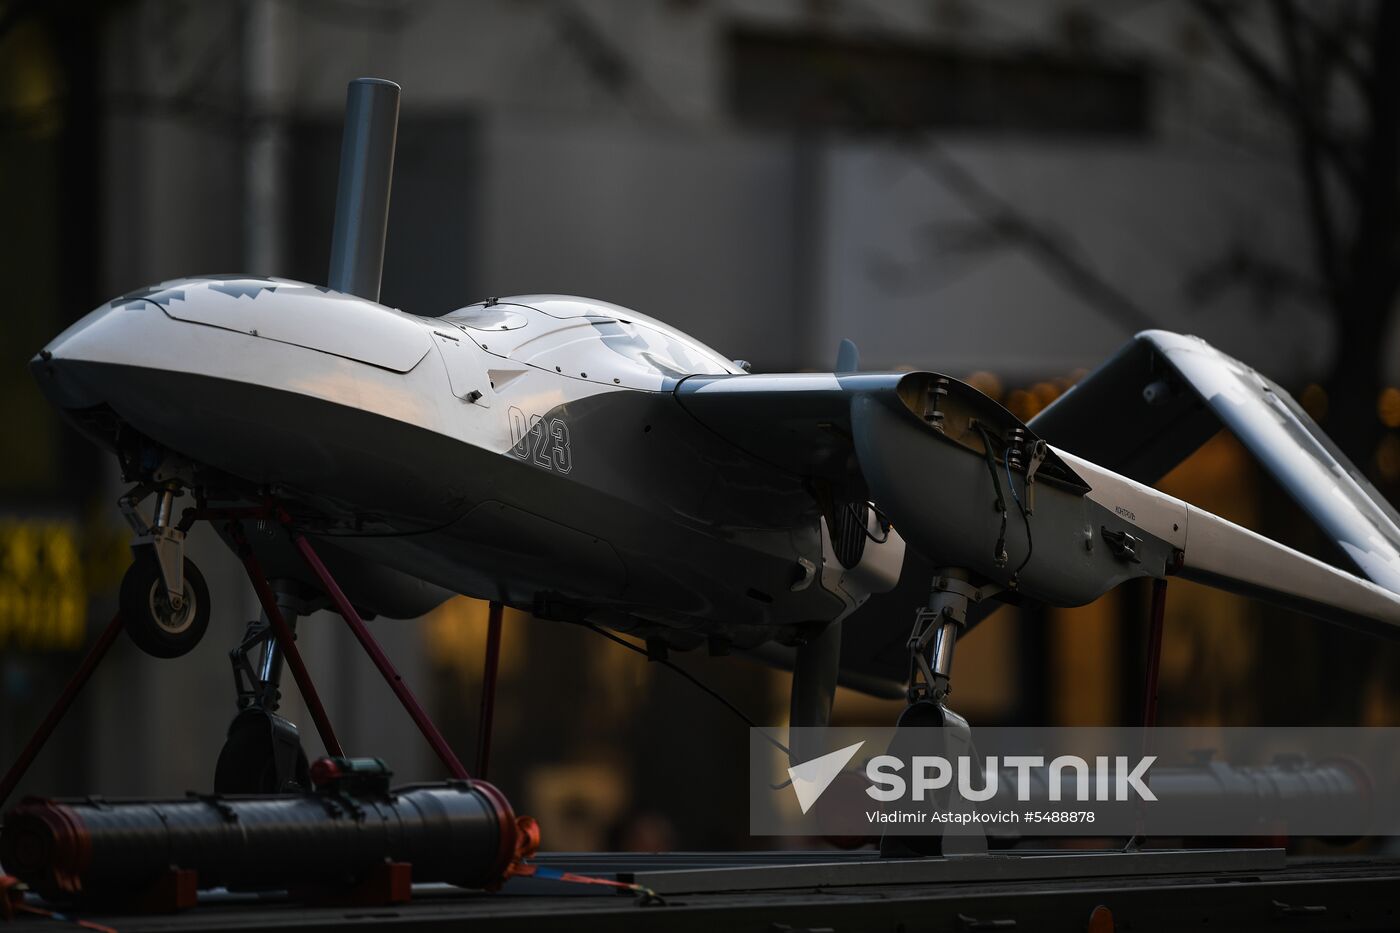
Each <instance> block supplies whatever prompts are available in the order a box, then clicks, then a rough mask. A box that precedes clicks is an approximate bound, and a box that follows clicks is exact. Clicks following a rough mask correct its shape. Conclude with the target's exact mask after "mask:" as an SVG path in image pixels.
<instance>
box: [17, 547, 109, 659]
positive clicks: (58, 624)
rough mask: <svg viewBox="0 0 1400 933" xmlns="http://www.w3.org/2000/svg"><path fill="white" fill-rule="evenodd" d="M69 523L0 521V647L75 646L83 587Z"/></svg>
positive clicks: (81, 623) (82, 622) (81, 625)
mask: <svg viewBox="0 0 1400 933" xmlns="http://www.w3.org/2000/svg"><path fill="white" fill-rule="evenodd" d="M79 534H80V533H79V529H78V526H77V525H76V524H75V523H73V522H70V521H61V520H24V519H9V520H0V647H11V648H17V649H20V650H45V649H48V650H54V649H59V650H64V649H73V648H78V647H80V646H81V645H82V643H83V638H84V635H85V634H86V629H87V602H88V588H87V584H86V582H85V580H84V579H83V566H82V561H81V560H79V557H78V555H79V553H80V548H79Z"/></svg>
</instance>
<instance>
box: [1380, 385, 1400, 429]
mask: <svg viewBox="0 0 1400 933" xmlns="http://www.w3.org/2000/svg"><path fill="white" fill-rule="evenodd" d="M1376 413H1377V414H1379V415H1380V416H1381V424H1384V425H1385V426H1386V427H1387V428H1400V389H1397V388H1395V386H1386V387H1385V388H1384V389H1382V390H1381V396H1380V398H1379V399H1377V400H1376Z"/></svg>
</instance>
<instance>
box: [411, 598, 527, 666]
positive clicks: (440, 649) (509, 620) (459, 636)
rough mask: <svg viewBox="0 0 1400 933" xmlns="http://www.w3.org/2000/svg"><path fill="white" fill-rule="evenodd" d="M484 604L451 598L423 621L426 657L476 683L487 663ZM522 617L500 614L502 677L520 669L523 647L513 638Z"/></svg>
mask: <svg viewBox="0 0 1400 933" xmlns="http://www.w3.org/2000/svg"><path fill="white" fill-rule="evenodd" d="M486 615H487V603H486V601H485V600H480V599H471V598H469V597H466V596H454V597H452V598H451V599H449V600H448V601H447V602H445V603H443V604H442V605H441V606H438V607H437V608H436V609H434V610H433V611H432V612H430V613H428V614H427V615H426V616H425V617H424V621H425V622H426V623H427V628H426V632H427V635H426V637H427V642H428V657H429V658H431V659H432V662H433V664H434V665H436V666H438V667H440V668H447V669H450V670H452V671H454V672H456V673H457V675H458V676H460V677H463V678H465V679H467V680H473V681H479V680H480V679H481V672H482V668H483V667H484V665H485V663H486ZM526 618H527V617H526V616H525V615H524V613H520V612H516V611H515V610H514V609H506V610H504V611H503V612H502V614H501V659H500V668H499V669H500V672H501V675H502V676H503V677H504V676H507V675H509V674H511V673H512V672H514V671H515V669H516V668H517V667H518V666H519V665H520V662H521V655H522V652H523V646H522V644H521V640H520V639H519V638H517V637H515V635H516V633H517V632H518V631H519V627H520V625H521V624H522V623H523V622H525V620H526Z"/></svg>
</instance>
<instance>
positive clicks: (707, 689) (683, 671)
mask: <svg viewBox="0 0 1400 933" xmlns="http://www.w3.org/2000/svg"><path fill="white" fill-rule="evenodd" d="M583 627H584V628H587V629H591V630H592V631H594V632H597V633H598V634H599V635H602V636H603V637H604V638H606V639H607V640H608V641H611V642H616V643H617V644H619V645H621V646H622V647H624V648H626V649H627V650H628V651H635V652H637V654H640V655H642V656H643V657H645V658H646V659H647V660H648V661H654V662H655V663H657V664H660V665H662V666H663V667H668V668H670V669H671V670H673V671H675V672H676V673H677V674H680V675H681V676H682V677H684V678H685V679H686V680H688V681H690V682H691V683H692V684H694V685H695V686H697V687H699V688H700V689H701V690H703V691H705V692H706V693H708V694H709V695H710V696H712V697H714V698H715V699H716V700H718V701H719V702H720V703H722V704H723V705H724V707H725V708H726V709H728V710H729V711H730V712H731V713H733V714H734V715H735V716H738V717H739V718H740V719H742V720H743V721H744V722H745V723H747V724H748V726H749V728H750V729H758V734H759V735H761V736H763V738H764V739H765V740H767V741H768V742H769V744H771V745H773V746H774V747H775V748H778V749H779V750H781V751H782V753H783V754H784V755H787V754H790V753H789V752H788V747H787V746H786V745H784V744H783V743H782V742H779V741H778V740H777V739H775V738H773V737H772V736H771V735H769V734H768V733H767V732H765V731H763V729H762V727H760V726H759V724H758V723H756V722H754V721H753V720H752V719H750V718H749V717H748V715H747V714H746V713H745V712H744V711H743V710H741V709H739V707H737V706H735V705H734V704H733V703H731V702H729V701H728V700H727V699H725V697H724V696H723V694H721V693H720V692H719V691H717V690H715V689H713V688H711V687H709V686H706V685H705V684H704V683H703V682H701V681H700V679H699V678H698V677H696V676H695V675H694V674H692V673H690V671H688V670H686V669H685V668H683V667H681V666H680V665H678V664H676V662H674V661H672V660H670V659H669V658H657V657H653V656H652V655H651V654H649V653H648V652H647V650H646V649H645V648H643V647H641V646H640V645H634V644H632V643H631V642H630V641H628V640H627V639H625V638H622V637H619V636H617V635H614V634H613V633H612V632H609V631H607V630H606V629H601V628H599V627H598V626H596V625H593V624H592V623H590V622H585V623H583Z"/></svg>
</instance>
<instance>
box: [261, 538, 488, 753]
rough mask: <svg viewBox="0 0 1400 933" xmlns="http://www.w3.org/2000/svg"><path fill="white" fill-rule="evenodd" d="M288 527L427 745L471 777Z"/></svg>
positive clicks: (307, 543)
mask: <svg viewBox="0 0 1400 933" xmlns="http://www.w3.org/2000/svg"><path fill="white" fill-rule="evenodd" d="M289 530H290V531H291V534H292V543H294V544H295V545H296V547H297V550H298V551H300V552H301V556H302V557H303V558H305V559H306V563H307V566H309V567H310V568H311V570H312V571H313V572H314V573H315V574H316V576H317V578H318V579H319V580H320V581H321V585H322V586H323V587H325V589H326V595H328V596H329V597H330V598H331V602H333V603H334V604H335V607H336V610H337V611H339V613H340V614H341V616H342V617H343V618H344V619H345V624H346V625H348V626H350V631H352V632H354V634H355V638H357V639H358V640H359V642H360V647H361V648H364V649H365V654H367V655H369V659H370V660H371V661H373V662H374V666H375V667H377V668H378V669H379V673H380V674H382V675H383V677H384V680H385V682H386V683H388V684H389V689H390V690H393V691H394V695H395V696H396V697H398V698H399V702H400V703H401V704H403V708H404V710H406V711H407V712H408V715H409V716H410V717H411V718H412V719H413V724H414V725H416V726H417V727H418V731H419V732H421V733H423V738H425V739H427V740H428V744H429V745H431V746H432V748H433V751H434V752H436V753H437V756H438V758H439V759H440V760H441V761H442V763H443V764H444V765H445V766H446V767H447V770H448V772H449V773H450V774H451V775H452V776H453V777H454V778H456V779H458V780H461V781H466V780H470V779H471V775H469V774H468V773H467V769H466V768H464V767H462V762H461V761H459V760H458V759H457V755H456V753H454V752H453V751H452V746H450V745H448V744H447V740H446V739H445V738H443V736H442V733H441V732H439V731H438V728H437V726H435V725H433V721H432V720H431V719H429V718H428V714H427V712H425V711H424V709H423V707H422V705H421V704H420V703H419V702H418V699H417V698H416V697H415V696H414V695H413V691H412V690H409V689H408V685H407V684H405V683H404V682H403V677H402V675H400V674H399V672H398V671H397V670H395V668H394V665H393V662H392V661H390V660H389V656H388V655H386V654H385V653H384V649H383V648H381V647H379V642H377V641H375V640H374V636H373V635H371V634H370V633H369V629H367V628H365V623H364V620H363V619H361V618H360V614H359V613H358V612H356V611H355V607H354V606H352V605H351V604H350V600H349V599H348V598H346V596H345V593H344V591H342V590H341V588H340V586H339V585H338V584H337V583H336V582H335V578H334V577H332V576H331V574H330V571H329V570H327V569H326V565H325V564H323V563H321V558H320V557H318V556H317V555H316V550H315V548H313V547H312V546H311V542H310V541H307V540H306V538H305V536H303V535H302V534H301V533H300V532H298V531H296V530H295V529H291V528H289Z"/></svg>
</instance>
